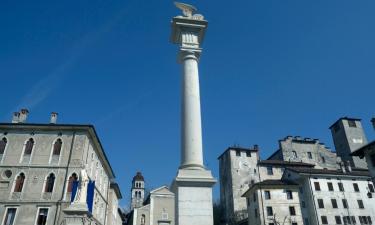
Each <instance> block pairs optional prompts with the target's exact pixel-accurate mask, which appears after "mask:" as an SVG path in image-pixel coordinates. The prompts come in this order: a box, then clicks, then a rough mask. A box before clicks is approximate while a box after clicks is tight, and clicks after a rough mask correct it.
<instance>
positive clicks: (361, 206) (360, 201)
mask: <svg viewBox="0 0 375 225" xmlns="http://www.w3.org/2000/svg"><path fill="white" fill-rule="evenodd" d="M357 202H358V207H359V208H360V209H364V208H365V206H364V205H363V201H362V200H357Z"/></svg>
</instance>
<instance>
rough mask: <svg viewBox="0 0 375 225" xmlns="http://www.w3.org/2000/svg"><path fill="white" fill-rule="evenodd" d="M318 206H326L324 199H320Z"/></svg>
mask: <svg viewBox="0 0 375 225" xmlns="http://www.w3.org/2000/svg"><path fill="white" fill-rule="evenodd" d="M318 206H319V208H320V209H323V208H324V202H323V199H318Z"/></svg>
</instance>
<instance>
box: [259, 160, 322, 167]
mask: <svg viewBox="0 0 375 225" xmlns="http://www.w3.org/2000/svg"><path fill="white" fill-rule="evenodd" d="M259 165H280V166H288V167H314V166H315V165H314V164H310V163H304V162H289V161H283V160H273V159H269V160H262V161H260V162H259Z"/></svg>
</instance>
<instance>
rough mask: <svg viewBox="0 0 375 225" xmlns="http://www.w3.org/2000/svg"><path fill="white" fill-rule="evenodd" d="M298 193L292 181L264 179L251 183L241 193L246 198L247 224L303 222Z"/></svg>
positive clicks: (275, 224) (295, 224) (294, 224)
mask: <svg viewBox="0 0 375 225" xmlns="http://www.w3.org/2000/svg"><path fill="white" fill-rule="evenodd" d="M299 195H300V194H299V189H298V184H296V183H294V182H289V181H282V180H265V181H261V182H259V183H256V184H254V185H252V186H251V187H250V188H249V190H248V191H247V192H246V193H245V194H244V195H243V196H244V197H246V199H247V206H248V208H247V210H248V215H249V217H248V221H249V224H252V225H263V224H267V225H271V224H274V225H277V224H280V225H282V224H291V225H298V224H300V225H301V224H303V221H302V220H303V219H302V212H301V207H300V196H299ZM250 221H251V222H250Z"/></svg>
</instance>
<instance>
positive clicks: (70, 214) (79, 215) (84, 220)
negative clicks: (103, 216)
mask: <svg viewBox="0 0 375 225" xmlns="http://www.w3.org/2000/svg"><path fill="white" fill-rule="evenodd" d="M64 213H65V217H64V220H65V224H66V225H89V224H91V222H92V221H93V219H92V216H91V213H90V212H89V211H88V208H87V204H72V205H70V206H69V207H68V208H66V209H64Z"/></svg>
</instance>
